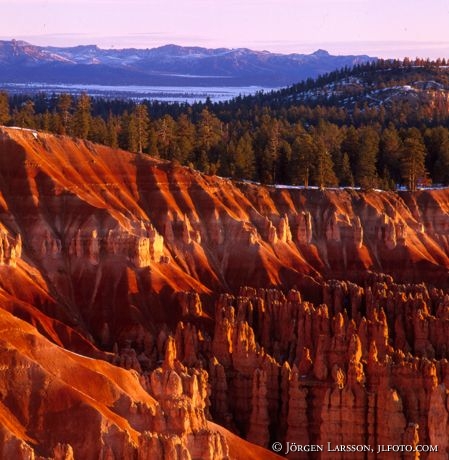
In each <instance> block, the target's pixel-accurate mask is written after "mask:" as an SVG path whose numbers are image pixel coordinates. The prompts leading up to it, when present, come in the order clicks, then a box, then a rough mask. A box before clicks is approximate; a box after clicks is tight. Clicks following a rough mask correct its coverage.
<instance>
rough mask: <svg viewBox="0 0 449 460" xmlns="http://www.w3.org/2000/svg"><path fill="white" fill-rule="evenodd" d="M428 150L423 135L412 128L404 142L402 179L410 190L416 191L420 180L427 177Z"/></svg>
mask: <svg viewBox="0 0 449 460" xmlns="http://www.w3.org/2000/svg"><path fill="white" fill-rule="evenodd" d="M425 159H426V148H425V145H424V142H423V139H422V136H421V133H420V132H419V131H418V130H417V129H416V128H412V129H410V130H409V131H408V136H407V137H406V139H405V140H404V145H403V148H402V163H401V165H402V177H403V179H405V180H406V182H407V186H408V189H409V190H410V191H412V192H414V191H415V190H416V187H417V185H418V179H420V178H423V177H424V176H425V172H426V168H425Z"/></svg>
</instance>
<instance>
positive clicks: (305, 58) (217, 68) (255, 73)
mask: <svg viewBox="0 0 449 460" xmlns="http://www.w3.org/2000/svg"><path fill="white" fill-rule="evenodd" d="M375 59H376V58H373V57H369V56H366V55H362V56H332V55H330V54H329V53H328V52H327V51H324V50H318V51H316V52H314V53H312V54H308V55H306V54H287V55H286V54H278V53H270V52H268V51H253V50H250V49H246V48H237V49H228V48H218V49H208V48H200V47H182V46H177V45H166V46H161V47H159V48H152V49H100V48H98V47H97V46H95V45H88V46H75V47H71V48H59V47H50V46H47V47H42V46H35V45H32V44H30V43H27V42H24V41H17V40H11V41H0V83H49V84H56V83H58V84H98V85H161V86H248V85H256V86H264V87H273V88H274V87H280V86H287V85H290V84H293V83H295V82H298V81H301V80H304V79H307V78H309V77H311V78H314V77H316V76H318V75H319V74H323V73H325V72H329V71H332V70H335V69H337V68H342V67H345V66H349V67H352V66H353V65H355V64H358V63H363V62H366V61H370V60H375Z"/></svg>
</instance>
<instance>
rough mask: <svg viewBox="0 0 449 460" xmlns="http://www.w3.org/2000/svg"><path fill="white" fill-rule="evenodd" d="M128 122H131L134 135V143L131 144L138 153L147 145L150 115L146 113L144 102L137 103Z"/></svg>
mask: <svg viewBox="0 0 449 460" xmlns="http://www.w3.org/2000/svg"><path fill="white" fill-rule="evenodd" d="M130 124H133V126H132V130H133V135H135V143H136V145H133V147H134V148H135V150H134V149H133V150H132V151H137V152H138V153H142V152H143V151H144V149H146V147H147V145H148V139H149V128H150V117H149V115H148V108H147V106H146V105H145V104H137V105H136V107H135V109H134V110H133V113H132V114H131V121H130Z"/></svg>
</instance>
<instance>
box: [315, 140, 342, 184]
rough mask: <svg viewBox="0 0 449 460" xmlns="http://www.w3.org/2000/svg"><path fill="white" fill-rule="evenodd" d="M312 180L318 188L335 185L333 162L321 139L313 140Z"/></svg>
mask: <svg viewBox="0 0 449 460" xmlns="http://www.w3.org/2000/svg"><path fill="white" fill-rule="evenodd" d="M315 152H316V153H315V167H314V181H315V183H316V185H318V186H319V187H320V188H323V187H326V186H333V185H337V178H336V176H335V173H334V164H333V161H332V157H331V155H330V153H329V151H328V150H327V148H326V145H325V144H324V142H323V140H322V139H320V138H318V139H317V140H316V141H315Z"/></svg>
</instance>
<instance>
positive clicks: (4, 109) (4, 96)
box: [0, 92, 11, 125]
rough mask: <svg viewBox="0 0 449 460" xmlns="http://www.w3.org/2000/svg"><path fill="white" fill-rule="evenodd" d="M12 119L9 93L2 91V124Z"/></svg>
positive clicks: (0, 104) (0, 105) (0, 109)
mask: <svg viewBox="0 0 449 460" xmlns="http://www.w3.org/2000/svg"><path fill="white" fill-rule="evenodd" d="M10 119H11V116H10V113H9V101H8V95H7V94H6V93H5V92H1V93H0V125H6V124H8V122H9V120H10Z"/></svg>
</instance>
